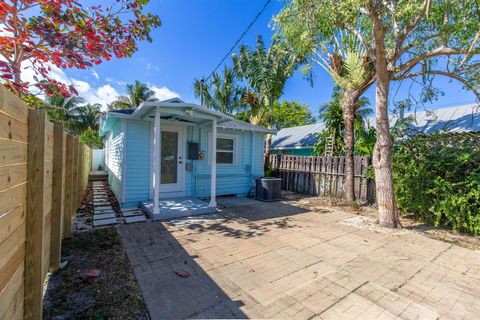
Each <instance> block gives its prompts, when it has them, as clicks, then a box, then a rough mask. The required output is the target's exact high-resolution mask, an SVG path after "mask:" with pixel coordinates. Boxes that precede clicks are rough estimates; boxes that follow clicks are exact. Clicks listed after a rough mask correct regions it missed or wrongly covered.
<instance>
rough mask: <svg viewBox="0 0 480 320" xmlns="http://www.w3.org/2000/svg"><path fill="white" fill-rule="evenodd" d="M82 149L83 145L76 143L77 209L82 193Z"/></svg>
mask: <svg viewBox="0 0 480 320" xmlns="http://www.w3.org/2000/svg"><path fill="white" fill-rule="evenodd" d="M84 155H85V154H84V147H83V143H81V142H79V143H78V181H77V184H78V190H77V191H78V193H77V208H79V207H80V202H81V201H82V192H83V162H84Z"/></svg>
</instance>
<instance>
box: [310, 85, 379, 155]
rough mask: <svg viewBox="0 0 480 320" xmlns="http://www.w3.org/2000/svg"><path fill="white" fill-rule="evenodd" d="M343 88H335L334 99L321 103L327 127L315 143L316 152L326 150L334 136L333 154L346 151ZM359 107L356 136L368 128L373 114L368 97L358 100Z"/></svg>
mask: <svg viewBox="0 0 480 320" xmlns="http://www.w3.org/2000/svg"><path fill="white" fill-rule="evenodd" d="M341 99H342V90H341V89H340V88H339V87H335V88H334V89H333V94H332V100H331V101H329V102H327V103H325V104H323V105H321V106H320V110H319V119H320V120H321V121H322V122H323V123H324V124H325V129H324V130H323V131H322V132H321V133H320V134H319V137H318V142H317V144H316V145H315V153H316V154H318V155H321V154H323V153H324V151H325V147H326V143H327V140H328V139H329V138H331V137H334V141H333V154H334V155H337V156H339V155H342V154H345V153H346V146H345V140H346V139H345V135H346V134H347V133H346V126H345V118H344V116H343V114H344V111H343V110H342V104H341ZM358 104H359V107H358V108H357V109H356V110H355V125H354V127H355V129H354V133H355V136H357V137H359V136H360V135H362V132H363V131H364V129H365V128H366V123H367V118H368V117H369V116H371V115H372V114H373V110H372V109H371V108H370V107H369V105H370V103H369V101H368V99H366V98H360V99H359V100H358Z"/></svg>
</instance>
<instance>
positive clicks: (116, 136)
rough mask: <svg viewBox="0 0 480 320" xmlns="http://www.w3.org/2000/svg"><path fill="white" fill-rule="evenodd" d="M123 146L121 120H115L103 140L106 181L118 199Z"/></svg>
mask: <svg viewBox="0 0 480 320" xmlns="http://www.w3.org/2000/svg"><path fill="white" fill-rule="evenodd" d="M123 148H124V132H123V130H122V121H118V120H117V122H116V123H115V124H114V125H113V127H112V132H111V133H110V134H109V136H108V139H107V141H106V142H105V149H106V150H105V157H106V159H105V166H106V168H107V171H108V183H109V184H110V188H111V189H112V191H113V193H114V194H115V196H116V197H117V198H118V199H121V194H122V179H123V177H122V162H123Z"/></svg>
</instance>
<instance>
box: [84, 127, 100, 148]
mask: <svg viewBox="0 0 480 320" xmlns="http://www.w3.org/2000/svg"><path fill="white" fill-rule="evenodd" d="M80 142H83V143H85V144H86V145H87V146H89V147H90V148H96V149H102V148H103V138H102V137H101V136H100V135H99V134H98V131H97V130H93V129H91V128H87V129H85V130H84V131H83V132H82V134H81V135H80Z"/></svg>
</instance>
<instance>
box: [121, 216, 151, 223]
mask: <svg viewBox="0 0 480 320" xmlns="http://www.w3.org/2000/svg"><path fill="white" fill-rule="evenodd" d="M144 221H147V218H145V216H144V215H141V216H134V217H125V222H126V223H135V222H144Z"/></svg>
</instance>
